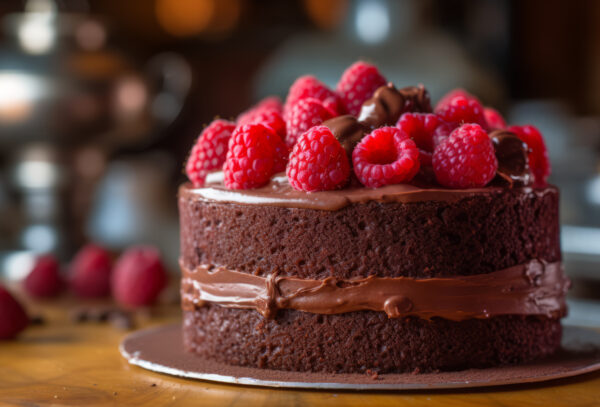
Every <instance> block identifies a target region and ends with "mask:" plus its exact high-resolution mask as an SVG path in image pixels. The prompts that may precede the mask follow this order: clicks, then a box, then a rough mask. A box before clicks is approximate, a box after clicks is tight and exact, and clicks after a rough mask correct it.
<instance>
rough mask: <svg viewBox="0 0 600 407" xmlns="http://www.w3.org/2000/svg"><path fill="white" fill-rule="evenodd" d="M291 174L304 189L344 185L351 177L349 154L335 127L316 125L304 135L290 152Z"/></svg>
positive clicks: (301, 188) (289, 174) (310, 190)
mask: <svg viewBox="0 0 600 407" xmlns="http://www.w3.org/2000/svg"><path fill="white" fill-rule="evenodd" d="M286 173H287V177H288V180H289V182H290V184H291V185H292V187H294V188H295V189H297V190H300V191H307V192H313V191H328V190H333V189H337V188H341V187H343V186H344V184H345V183H346V182H347V181H348V177H349V176H350V164H349V163H348V155H347V154H346V150H344V148H343V147H342V145H341V144H340V142H339V141H338V140H337V139H336V138H335V136H334V135H333V133H332V132H331V130H329V128H327V127H325V126H315V127H312V128H311V129H309V130H308V131H307V132H306V133H304V134H302V135H301V136H300V138H299V139H298V142H297V143H296V145H295V146H294V149H293V150H292V154H291V155H290V163H289V164H288V167H287V171H286Z"/></svg>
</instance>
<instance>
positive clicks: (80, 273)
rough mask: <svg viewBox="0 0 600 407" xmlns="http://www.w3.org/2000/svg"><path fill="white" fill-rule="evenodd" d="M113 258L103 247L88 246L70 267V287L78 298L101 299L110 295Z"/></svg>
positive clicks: (78, 253)
mask: <svg viewBox="0 0 600 407" xmlns="http://www.w3.org/2000/svg"><path fill="white" fill-rule="evenodd" d="M111 272H112V258H111V256H110V254H109V253H108V252H107V251H106V250H105V249H104V248H102V247H100V246H97V245H95V244H88V245H87V246H84V247H83V248H82V249H80V250H79V252H77V254H76V255H75V257H74V258H73V261H72V262H71V264H70V266H69V285H70V288H71V290H72V291H73V292H74V293H75V295H77V296H78V297H82V298H100V297H106V296H108V295H109V294H110V276H111Z"/></svg>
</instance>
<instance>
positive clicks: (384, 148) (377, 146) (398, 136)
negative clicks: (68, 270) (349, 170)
mask: <svg viewBox="0 0 600 407" xmlns="http://www.w3.org/2000/svg"><path fill="white" fill-rule="evenodd" d="M352 164H353V166H354V173H355V174H356V177H357V178H358V180H359V181H360V182H361V183H362V184H363V185H364V186H366V187H369V188H378V187H381V186H384V185H389V184H400V183H403V182H408V181H410V180H411V179H413V177H414V176H415V175H416V173H417V172H418V171H419V167H420V163H419V149H418V148H417V145H416V144H415V142H414V141H413V140H411V139H410V137H409V135H408V134H407V133H406V132H404V131H403V130H400V129H398V128H396V127H381V128H379V129H376V130H374V131H373V132H372V133H370V134H368V135H367V136H366V137H365V138H363V139H362V140H361V142H360V143H358V145H357V146H356V147H355V148H354V151H353V152H352Z"/></svg>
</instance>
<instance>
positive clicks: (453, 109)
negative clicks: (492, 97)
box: [435, 95, 487, 129]
mask: <svg viewBox="0 0 600 407" xmlns="http://www.w3.org/2000/svg"><path fill="white" fill-rule="evenodd" d="M435 113H436V114H437V115H438V116H440V117H441V118H442V119H443V120H444V121H446V122H449V123H458V124H464V123H475V124H478V125H480V126H481V127H483V128H484V129H485V128H487V122H486V120H485V116H484V115H483V106H481V103H479V101H477V100H476V99H469V98H467V97H465V96H463V95H457V96H454V97H452V98H450V99H449V100H448V101H447V103H445V104H443V105H441V106H440V107H439V108H438V107H436V110H435Z"/></svg>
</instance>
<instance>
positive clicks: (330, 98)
mask: <svg viewBox="0 0 600 407" xmlns="http://www.w3.org/2000/svg"><path fill="white" fill-rule="evenodd" d="M306 98H315V99H318V100H320V101H323V102H324V101H327V103H326V104H327V106H328V107H329V108H330V109H332V107H333V106H335V109H332V110H334V111H335V113H336V115H339V114H343V113H345V107H344V103H343V101H342V100H341V99H340V98H339V96H338V95H336V94H335V92H334V91H332V90H331V89H329V88H328V87H327V86H325V85H324V84H323V82H321V81H319V80H318V79H317V78H315V77H314V76H311V75H305V76H301V77H299V78H298V79H296V81H295V82H294V83H293V84H292V86H291V87H290V90H289V92H288V95H287V98H286V100H285V105H284V106H283V118H284V120H285V122H286V123H287V122H289V115H290V114H291V111H292V107H293V106H294V105H295V104H296V103H298V101H299V100H302V99H306Z"/></svg>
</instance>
